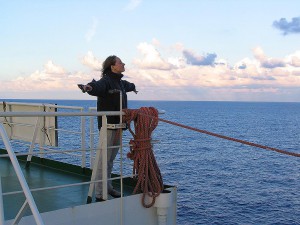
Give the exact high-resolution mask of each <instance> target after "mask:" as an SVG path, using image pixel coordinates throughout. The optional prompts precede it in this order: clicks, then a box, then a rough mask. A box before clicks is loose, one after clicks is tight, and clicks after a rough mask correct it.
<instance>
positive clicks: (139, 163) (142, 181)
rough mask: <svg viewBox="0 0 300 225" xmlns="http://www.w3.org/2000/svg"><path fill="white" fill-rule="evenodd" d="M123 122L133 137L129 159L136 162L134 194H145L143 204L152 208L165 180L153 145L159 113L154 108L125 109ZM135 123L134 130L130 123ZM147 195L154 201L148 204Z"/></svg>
mask: <svg viewBox="0 0 300 225" xmlns="http://www.w3.org/2000/svg"><path fill="white" fill-rule="evenodd" d="M124 112H125V116H124V119H123V121H124V122H126V123H127V126H128V129H129V131H130V133H131V134H132V136H133V138H134V139H133V140H130V145H131V147H130V152H129V153H128V154H127V157H128V158H130V159H132V160H133V161H134V164H133V174H134V175H137V184H136V186H135V188H134V191H133V193H137V192H143V197H142V204H143V206H144V207H146V208H150V207H151V206H153V205H154V203H155V198H156V197H157V196H158V195H159V194H160V193H161V192H162V191H163V189H164V185H163V179H162V176H161V173H160V170H159V167H158V165H157V163H156V159H155V156H154V154H153V150H152V145H151V134H152V131H153V130H154V129H155V128H156V127H157V124H158V111H157V110H156V109H155V108H153V107H142V108H140V109H124ZM132 121H133V122H134V130H135V132H134V131H133V130H132V129H131V126H130V123H131V122H132ZM146 195H148V196H149V197H152V201H151V202H150V203H149V204H148V203H146Z"/></svg>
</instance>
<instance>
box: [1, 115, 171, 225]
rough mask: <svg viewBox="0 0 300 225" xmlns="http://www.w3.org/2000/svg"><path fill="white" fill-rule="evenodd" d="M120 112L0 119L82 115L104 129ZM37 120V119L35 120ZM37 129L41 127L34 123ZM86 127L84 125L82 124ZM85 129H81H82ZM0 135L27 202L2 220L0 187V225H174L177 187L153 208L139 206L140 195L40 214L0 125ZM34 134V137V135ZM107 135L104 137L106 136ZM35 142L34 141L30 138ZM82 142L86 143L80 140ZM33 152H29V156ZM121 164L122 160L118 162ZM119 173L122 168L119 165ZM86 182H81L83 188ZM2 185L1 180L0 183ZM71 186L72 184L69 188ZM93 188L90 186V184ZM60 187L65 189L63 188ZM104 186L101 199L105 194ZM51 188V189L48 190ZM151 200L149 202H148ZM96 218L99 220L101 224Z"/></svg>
mask: <svg viewBox="0 0 300 225" xmlns="http://www.w3.org/2000/svg"><path fill="white" fill-rule="evenodd" d="M120 113H121V112H82V111H81V112H59V113H58V112H0V118H1V117H6V118H8V117H22V118H32V117H35V118H41V117H56V116H80V117H81V118H84V117H85V116H91V117H94V116H102V122H103V126H104V127H107V122H106V121H107V119H106V116H108V115H120ZM37 121H39V120H37ZM37 124H38V125H37V126H41V125H40V124H39V123H37ZM83 124H85V122H83ZM82 130H84V129H82ZM0 132H1V137H2V140H3V142H4V144H5V147H6V150H7V152H8V156H9V158H10V160H11V162H12V164H13V166H14V170H15V172H16V173H17V176H18V179H19V182H20V183H21V186H22V190H23V192H24V194H25V196H26V200H25V202H24V204H23V207H22V208H21V209H20V212H19V214H18V215H17V217H16V218H15V219H14V220H9V221H5V218H4V212H3V211H4V209H3V200H2V195H3V193H2V189H1V187H0V225H8V224H20V225H33V224H38V225H43V224H49V225H50V224H51V225H58V224H64V225H83V224H84V225H88V224H91V225H94V224H105V225H110V224H122V225H141V224H145V225H170V224H176V202H177V199H176V198H177V190H176V187H170V188H168V190H167V191H168V192H166V193H162V194H160V196H159V197H158V198H156V203H155V205H154V207H152V208H144V207H143V206H142V204H141V203H140V200H141V194H138V195H130V196H126V197H121V198H118V199H112V200H109V201H105V202H99V203H93V204H83V205H80V206H74V207H70V208H64V209H59V210H55V211H50V212H44V213H40V212H39V211H38V208H37V206H36V204H35V201H34V199H33V197H32V194H31V191H32V190H30V189H29V187H28V184H27V181H26V180H25V179H24V175H23V173H22V170H21V168H20V165H19V163H18V160H17V158H16V155H15V152H14V150H13V149H12V146H11V144H10V140H9V137H8V135H7V133H6V130H5V128H4V127H3V125H2V124H0ZM33 135H36V136H37V134H35V132H34V134H33ZM105 136H106V135H103V137H105ZM33 139H34V138H33ZM83 142H85V141H83ZM99 143H102V145H103V144H104V146H103V148H104V150H105V151H104V154H106V150H107V146H105V143H106V142H105V138H104V139H103V140H99ZM82 146H83V152H85V151H84V150H85V145H84V144H83V145H82ZM120 149H121V151H120V153H121V154H122V144H121V146H120ZM98 152H99V151H98ZM32 153H33V152H29V154H28V155H29V156H30V155H31V154H32ZM105 158H106V157H105V156H104V157H103V159H104V160H103V162H102V165H103V169H104V170H103V175H104V176H103V182H102V183H103V184H106V181H107V172H106V169H107V166H106V160H105ZM121 161H122V160H121ZM121 170H122V166H121ZM120 179H121V182H120V183H121V191H123V187H122V179H123V175H122V171H121V172H120ZM94 182H98V181H95V180H94V179H93V177H92V179H91V182H90V184H93V183H94ZM83 184H85V183H82V185H83ZM0 185H1V181H0ZM70 186H71V185H70ZM91 186H93V185H91ZM62 187H66V186H65V185H64V186H62ZM103 187H104V190H103V191H104V197H105V195H107V192H106V191H105V189H106V188H107V186H106V185H104V186H103ZM45 188H49V187H45ZM55 188H59V187H55ZM49 189H50V188H49ZM150 200H151V199H149V202H150ZM28 207H29V208H30V209H31V212H32V216H26V217H22V214H23V211H24V210H25V209H27V208H28ZM99 218H101V223H99V222H100V220H99Z"/></svg>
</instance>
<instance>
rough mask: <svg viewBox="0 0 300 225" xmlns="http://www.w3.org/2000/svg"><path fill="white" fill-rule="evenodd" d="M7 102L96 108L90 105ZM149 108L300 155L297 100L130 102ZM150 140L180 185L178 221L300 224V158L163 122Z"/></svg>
mask: <svg viewBox="0 0 300 225" xmlns="http://www.w3.org/2000/svg"><path fill="white" fill-rule="evenodd" d="M5 101H13V102H20V101H26V102H41V103H56V104H58V105H68V106H69V105H72V106H82V107H85V108H88V107H95V106H96V101H95V100H5ZM150 106H151V107H155V108H157V109H159V110H164V111H165V113H164V114H161V115H160V117H161V118H163V119H167V120H170V121H173V122H177V123H180V124H184V125H188V126H191V127H195V128H198V129H201V130H207V131H209V132H214V133H217V134H221V135H225V136H229V137H233V138H236V139H241V140H245V141H248V142H254V143H257V144H260V145H265V146H269V147H273V148H278V149H282V150H286V151H291V152H296V153H300V132H299V131H300V103H275V102H274V103H266V102H196V101H129V108H133V109H135V108H140V107H150ZM58 122H59V123H63V120H62V121H58ZM75 124H76V123H75ZM70 126H74V123H70ZM129 138H130V134H129V132H128V131H126V132H125V134H124V139H126V140H127V139H129ZM153 139H155V140H159V142H158V143H156V144H154V149H153V150H154V154H155V157H156V159H157V163H158V165H159V167H160V170H161V173H162V176H163V179H164V183H166V184H171V185H176V186H177V187H178V199H177V207H178V213H177V224H179V225H195V224H222V225H224V224H226V225H227V224H232V225H233V224H278V225H279V224H280V225H281V224H282V225H283V224H286V225H291V224H300V173H299V172H300V163H299V162H300V159H299V158H297V157H293V156H288V155H284V154H280V153H277V152H273V151H268V150H264V149H260V148H257V147H252V146H247V145H244V144H241V143H236V142H232V141H229V140H224V139H220V138H217V137H213V136H209V135H206V134H202V133H198V132H195V131H191V130H187V129H184V128H181V127H177V126H173V125H170V124H166V123H163V122H159V125H158V127H157V128H156V130H155V131H154V133H153ZM70 142H72V140H70ZM124 151H125V152H126V151H127V149H124ZM66 160H68V159H66ZM116 168H117V166H116Z"/></svg>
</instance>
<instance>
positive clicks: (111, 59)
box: [101, 55, 117, 77]
mask: <svg viewBox="0 0 300 225" xmlns="http://www.w3.org/2000/svg"><path fill="white" fill-rule="evenodd" d="M116 58H117V56H115V55H110V56H108V57H107V58H106V59H105V60H104V62H103V64H102V70H101V71H102V77H103V76H104V74H105V73H106V72H108V71H111V66H113V65H115V63H116Z"/></svg>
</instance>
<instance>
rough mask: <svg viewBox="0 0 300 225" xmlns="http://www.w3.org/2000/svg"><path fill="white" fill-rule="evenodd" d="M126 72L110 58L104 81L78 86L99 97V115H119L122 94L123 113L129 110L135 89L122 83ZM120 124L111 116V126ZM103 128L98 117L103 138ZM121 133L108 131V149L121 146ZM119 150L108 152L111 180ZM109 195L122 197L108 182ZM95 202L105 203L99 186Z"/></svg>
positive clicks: (104, 71) (100, 169)
mask: <svg viewBox="0 0 300 225" xmlns="http://www.w3.org/2000/svg"><path fill="white" fill-rule="evenodd" d="M124 71H125V63H123V62H122V60H121V59H120V58H119V57H117V56H115V55H112V56H109V57H107V59H106V60H105V61H104V62H103V64H102V77H101V79H100V80H98V81H95V80H93V81H92V82H90V83H88V84H87V85H81V86H80V85H78V86H79V87H80V88H81V90H82V91H83V92H87V93H88V94H89V95H92V96H97V111H120V93H119V92H120V91H121V93H122V98H123V99H122V109H126V108H127V94H126V92H130V91H134V92H135V93H137V91H136V90H135V85H134V84H133V83H130V82H128V81H126V80H122V79H121V78H122V77H123V74H122V72H124ZM119 122H120V117H119V116H108V117H107V123H108V124H118V123H119ZM101 127H102V119H101V117H98V129H99V130H100V135H101V134H102V132H101ZM119 134H120V132H119V130H117V129H108V130H107V146H108V147H109V146H118V145H120V137H119ZM118 151H119V148H118V147H116V148H110V149H108V151H107V177H108V179H109V178H110V177H111V172H112V168H113V161H114V159H115V158H116V155H117V154H118ZM96 180H102V166H101V154H100V160H99V165H98V171H97V176H96ZM107 190H108V194H110V195H111V196H112V197H115V198H117V197H120V196H121V194H120V192H118V191H116V190H115V189H114V188H113V186H112V182H111V181H108V182H107ZM95 194H96V202H99V201H104V199H103V197H102V183H101V182H98V183H96V188H95Z"/></svg>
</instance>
